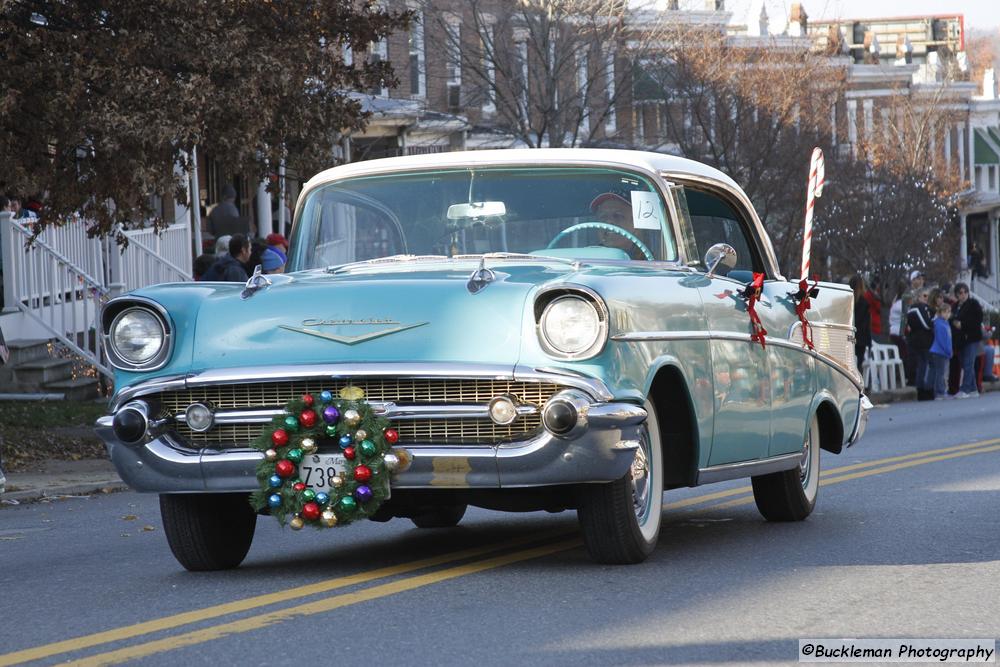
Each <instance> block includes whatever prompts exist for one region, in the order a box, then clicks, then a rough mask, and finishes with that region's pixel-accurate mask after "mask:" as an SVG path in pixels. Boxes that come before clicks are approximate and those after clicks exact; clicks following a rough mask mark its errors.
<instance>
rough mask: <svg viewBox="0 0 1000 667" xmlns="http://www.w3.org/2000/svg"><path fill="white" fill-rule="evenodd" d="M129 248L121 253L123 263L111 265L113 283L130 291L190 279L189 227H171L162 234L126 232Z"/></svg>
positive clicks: (139, 230) (112, 249) (142, 230)
mask: <svg viewBox="0 0 1000 667" xmlns="http://www.w3.org/2000/svg"><path fill="white" fill-rule="evenodd" d="M124 234H125V236H126V237H128V241H129V242H128V247H127V248H125V249H124V250H121V251H119V250H118V249H116V248H110V249H109V252H120V261H119V262H111V264H110V265H111V268H112V270H111V272H110V273H112V274H115V273H118V275H111V276H110V277H111V279H112V282H115V283H119V284H121V285H122V288H123V291H125V292H129V291H131V290H134V289H139V288H140V287H146V286H147V285H157V284H159V283H174V282H184V281H188V280H191V263H192V262H191V250H190V247H191V246H190V235H189V233H188V228H187V225H171V226H169V227H167V228H166V229H164V230H163V231H162V233H161V234H159V235H158V234H156V233H155V232H154V231H153V230H152V229H134V230H129V231H126V232H124Z"/></svg>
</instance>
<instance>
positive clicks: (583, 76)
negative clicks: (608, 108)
mask: <svg viewBox="0 0 1000 667" xmlns="http://www.w3.org/2000/svg"><path fill="white" fill-rule="evenodd" d="M587 51H588V49H587V47H586V46H584V47H581V48H580V50H579V51H578V52H577V54H576V92H577V95H578V96H579V98H580V107H581V108H580V131H581V132H583V134H585V135H589V134H590V110H589V109H588V107H587V93H588V92H589V91H590V85H589V83H590V68H589V66H588V63H587V58H588V53H587Z"/></svg>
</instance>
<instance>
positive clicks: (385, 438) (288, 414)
mask: <svg viewBox="0 0 1000 667" xmlns="http://www.w3.org/2000/svg"><path fill="white" fill-rule="evenodd" d="M398 440H399V434H398V433H397V432H396V430H395V429H393V428H392V427H391V426H390V425H389V422H388V420H386V419H385V418H383V417H379V416H377V415H376V414H375V412H374V411H373V410H372V408H371V406H370V405H369V404H368V403H367V402H365V401H364V392H363V391H362V390H361V389H360V388H358V387H352V386H348V387H345V388H344V389H342V390H341V391H340V392H339V394H338V396H337V397H334V395H333V393H332V392H329V391H323V392H321V393H320V395H319V400H318V401H317V400H316V398H315V397H314V396H312V395H311V394H305V395H304V396H302V397H301V398H299V399H295V400H292V401H289V402H288V404H287V405H285V408H284V413H283V414H281V415H279V416H277V417H275V418H274V419H273V420H272V421H271V423H270V424H268V425H267V426H266V427H265V428H264V430H263V431H262V432H261V434H260V436H259V437H258V438H257V440H256V441H254V443H253V447H254V448H255V449H257V450H259V451H261V452H263V453H264V458H263V459H262V460H261V461H260V463H258V464H257V481H258V482H259V484H260V488H258V489H257V490H256V491H254V492H253V493H252V494H251V496H250V504H251V506H253V508H254V509H255V510H257V511H258V512H264V511H267V512H269V513H270V514H271V515H273V516H274V517H275V518H276V519H277V520H278V522H279V523H281V524H282V525H285V524H286V523H287V524H289V525H290V526H291V527H292V528H293V529H295V530H299V529H301V528H302V527H303V526H306V525H311V526H314V527H316V528H333V527H334V526H344V525H347V524H349V523H351V522H353V521H357V520H359V519H367V518H368V517H370V516H371V515H373V514H374V513H375V512H376V511H377V510H378V508H379V506H381V504H382V503H383V502H384V501H385V500H386V499H387V498H388V497H389V477H390V475H391V474H392V473H393V472H396V471H398V470H404V469H405V468H406V467H407V466H408V465H409V462H410V456H409V452H407V451H406V450H405V449H393V448H392V446H393V445H394V444H396V442H397V441H398ZM338 453H339V455H340V456H338V457H337V460H338V461H339V460H340V459H341V457H342V459H343V463H342V464H341V466H340V468H341V469H340V470H336V469H335V467H327V468H323V467H321V466H320V467H318V468H317V469H314V468H312V467H311V466H308V465H303V462H305V464H308V463H310V462H319V461H320V460H321V457H323V456H327V460H329V459H328V456H329V455H330V454H338ZM302 470H307V471H308V473H309V476H312V473H313V472H318V474H317V479H316V480H314V481H313V483H314V485H316V486H319V487H321V489H322V490H320V491H316V490H315V489H314V488H311V486H310V484H309V482H310V481H311V480H310V479H308V477H307V479H306V480H303V479H302V476H301V471H302Z"/></svg>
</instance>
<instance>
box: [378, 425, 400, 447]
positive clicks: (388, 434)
mask: <svg viewBox="0 0 1000 667" xmlns="http://www.w3.org/2000/svg"><path fill="white" fill-rule="evenodd" d="M382 435H384V436H385V441H386V442H388V443H389V444H390V445H395V444H396V443H397V442H399V431H397V430H396V429H394V428H387V429H386V430H385V431H384V432H383V433H382Z"/></svg>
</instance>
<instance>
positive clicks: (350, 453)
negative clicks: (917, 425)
mask: <svg viewBox="0 0 1000 667" xmlns="http://www.w3.org/2000/svg"><path fill="white" fill-rule="evenodd" d="M344 457H345V458H346V459H347V460H348V461H353V460H354V447H353V446H351V447H348V448H347V449H345V450H344Z"/></svg>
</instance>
